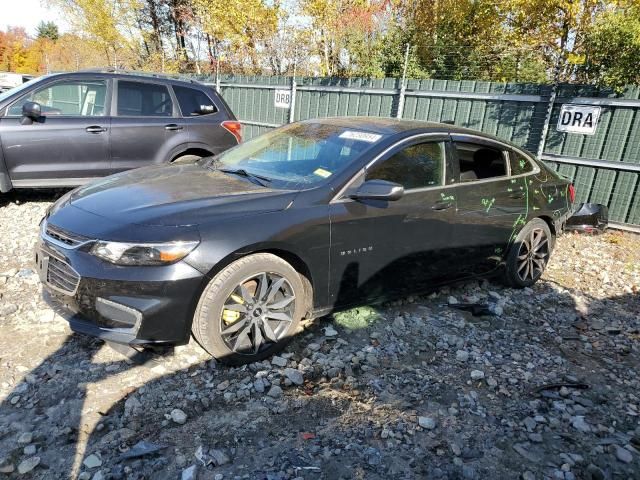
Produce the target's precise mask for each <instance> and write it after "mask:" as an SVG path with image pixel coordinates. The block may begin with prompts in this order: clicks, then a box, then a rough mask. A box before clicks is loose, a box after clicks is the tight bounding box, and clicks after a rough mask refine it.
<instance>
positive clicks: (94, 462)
mask: <svg viewBox="0 0 640 480" xmlns="http://www.w3.org/2000/svg"><path fill="white" fill-rule="evenodd" d="M82 463H83V465H84V466H85V467H87V468H89V469H91V468H98V467H99V466H101V465H102V460H101V459H100V457H98V456H97V455H96V454H95V453H93V454H91V455H89V456H88V457H87V458H85V459H84V461H83V462H82Z"/></svg>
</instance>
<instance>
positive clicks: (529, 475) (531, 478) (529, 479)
mask: <svg viewBox="0 0 640 480" xmlns="http://www.w3.org/2000/svg"><path fill="white" fill-rule="evenodd" d="M522 480H536V476H535V475H534V474H533V472H530V471H529V470H527V471H526V472H524V473H523V474H522Z"/></svg>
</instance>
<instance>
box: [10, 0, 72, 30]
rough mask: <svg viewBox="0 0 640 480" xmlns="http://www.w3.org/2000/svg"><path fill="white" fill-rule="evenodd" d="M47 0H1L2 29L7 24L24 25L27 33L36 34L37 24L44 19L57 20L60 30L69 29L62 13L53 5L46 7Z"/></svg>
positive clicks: (13, 25)
mask: <svg viewBox="0 0 640 480" xmlns="http://www.w3.org/2000/svg"><path fill="white" fill-rule="evenodd" d="M45 4H46V0H45V1H44V2H43V1H41V0H0V29H1V30H6V28H7V26H11V27H24V28H25V29H26V30H27V33H28V34H30V35H35V33H36V26H37V25H38V24H39V23H40V22H41V21H42V20H44V21H45V22H47V21H52V22H55V23H56V24H57V25H58V28H59V29H60V31H65V30H67V29H68V25H67V24H66V22H65V21H64V20H63V19H62V15H61V14H60V13H59V12H58V11H57V10H55V9H54V8H51V7H45V6H44V5H45Z"/></svg>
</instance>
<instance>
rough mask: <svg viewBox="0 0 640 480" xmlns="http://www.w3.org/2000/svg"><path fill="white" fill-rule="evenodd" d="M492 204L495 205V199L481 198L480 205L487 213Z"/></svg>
mask: <svg viewBox="0 0 640 480" xmlns="http://www.w3.org/2000/svg"><path fill="white" fill-rule="evenodd" d="M494 203H496V199H495V198H492V199H488V198H483V199H482V205H483V206H484V207H485V209H486V211H487V212H488V211H489V210H490V209H491V207H492V206H493V204H494Z"/></svg>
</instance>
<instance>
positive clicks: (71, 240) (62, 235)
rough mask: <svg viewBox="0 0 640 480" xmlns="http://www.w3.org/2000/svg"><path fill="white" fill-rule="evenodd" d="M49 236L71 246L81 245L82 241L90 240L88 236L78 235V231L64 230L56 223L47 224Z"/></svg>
mask: <svg viewBox="0 0 640 480" xmlns="http://www.w3.org/2000/svg"><path fill="white" fill-rule="evenodd" d="M45 232H46V234H47V236H49V237H51V238H53V239H54V240H57V241H58V242H60V243H63V244H65V245H69V246H70V247H75V246H78V245H80V244H81V243H84V242H86V241H87V240H89V239H88V238H87V237H84V236H82V235H78V234H77V233H71V232H69V231H67V230H64V229H62V228H60V227H56V226H55V225H50V224H47V227H46V229H45Z"/></svg>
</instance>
